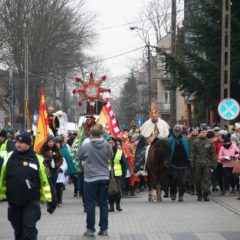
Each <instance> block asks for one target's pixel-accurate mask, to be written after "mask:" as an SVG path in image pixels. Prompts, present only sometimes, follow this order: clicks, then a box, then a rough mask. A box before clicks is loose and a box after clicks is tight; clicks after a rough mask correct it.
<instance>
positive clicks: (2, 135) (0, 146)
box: [0, 129, 15, 154]
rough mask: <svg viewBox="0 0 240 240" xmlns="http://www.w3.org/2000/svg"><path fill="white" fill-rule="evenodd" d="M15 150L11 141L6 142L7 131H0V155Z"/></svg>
mask: <svg viewBox="0 0 240 240" xmlns="http://www.w3.org/2000/svg"><path fill="white" fill-rule="evenodd" d="M14 149H15V145H14V143H13V141H10V140H8V136H7V131H6V130H5V129H2V130H1V131H0V154H1V152H3V151H7V152H11V151H13V150H14Z"/></svg>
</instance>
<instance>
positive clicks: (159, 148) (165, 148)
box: [146, 138, 171, 202]
mask: <svg viewBox="0 0 240 240" xmlns="http://www.w3.org/2000/svg"><path fill="white" fill-rule="evenodd" d="M170 152H171V149H170V145H169V143H168V141H167V140H164V139H158V138H156V139H155V140H154V141H153V142H152V144H151V146H150V149H149V152H148V157H147V163H146V170H147V172H148V184H149V201H150V202H160V201H162V196H161V188H162V183H163V177H164V174H165V170H166V169H167V168H168V167H169V165H170Z"/></svg>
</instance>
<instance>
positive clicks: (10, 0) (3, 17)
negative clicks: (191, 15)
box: [0, 0, 95, 107]
mask: <svg viewBox="0 0 240 240" xmlns="http://www.w3.org/2000/svg"><path fill="white" fill-rule="evenodd" d="M84 6H85V1H84V0H79V1H78V7H77V8H74V7H75V6H74V5H71V2H70V3H69V1H67V0H51V1H48V0H21V1H15V0H2V1H1V3H0V32H1V34H0V60H1V62H2V63H4V64H6V65H12V66H15V70H16V71H17V72H18V74H19V79H18V82H17V84H18V85H19V93H18V98H19V99H20V102H23V101H22V93H23V76H24V46H25V44H26V43H27V44H28V46H29V86H30V92H29V100H30V102H31V103H33V106H34V107H36V106H37V105H38V98H37V97H36V96H38V93H39V87H40V85H41V84H44V85H46V86H47V87H49V88H50V87H52V88H54V86H55V83H56V81H53V79H55V80H56V79H57V80H58V79H61V80H62V79H65V76H66V74H67V72H69V71H70V70H71V69H72V68H75V67H77V66H79V64H80V63H81V61H82V59H84V57H85V56H84V54H83V49H84V48H86V47H88V46H90V45H91V44H92V43H93V39H94V37H95V34H94V31H93V23H94V21H93V20H94V16H91V15H90V14H89V13H88V12H87V11H86V10H85V7H84ZM26 39H27V42H26ZM64 83H65V82H64ZM60 84H61V83H60ZM22 105H23V104H22Z"/></svg>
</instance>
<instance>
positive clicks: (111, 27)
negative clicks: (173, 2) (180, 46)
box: [99, 9, 184, 30]
mask: <svg viewBox="0 0 240 240" xmlns="http://www.w3.org/2000/svg"><path fill="white" fill-rule="evenodd" d="M183 11H184V9H180V10H178V11H176V13H179V12H183ZM166 15H171V13H167V14H166ZM163 16H164V14H162V15H159V16H156V17H151V18H146V19H143V20H142V21H143V22H146V21H150V20H152V19H155V18H159V17H163ZM133 23H137V21H131V22H126V23H123V24H119V25H113V26H109V27H104V28H100V29H99V30H108V29H113V28H119V27H124V26H126V25H129V24H133Z"/></svg>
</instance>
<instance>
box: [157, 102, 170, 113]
mask: <svg viewBox="0 0 240 240" xmlns="http://www.w3.org/2000/svg"><path fill="white" fill-rule="evenodd" d="M158 109H159V111H160V114H170V103H163V102H158Z"/></svg>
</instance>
